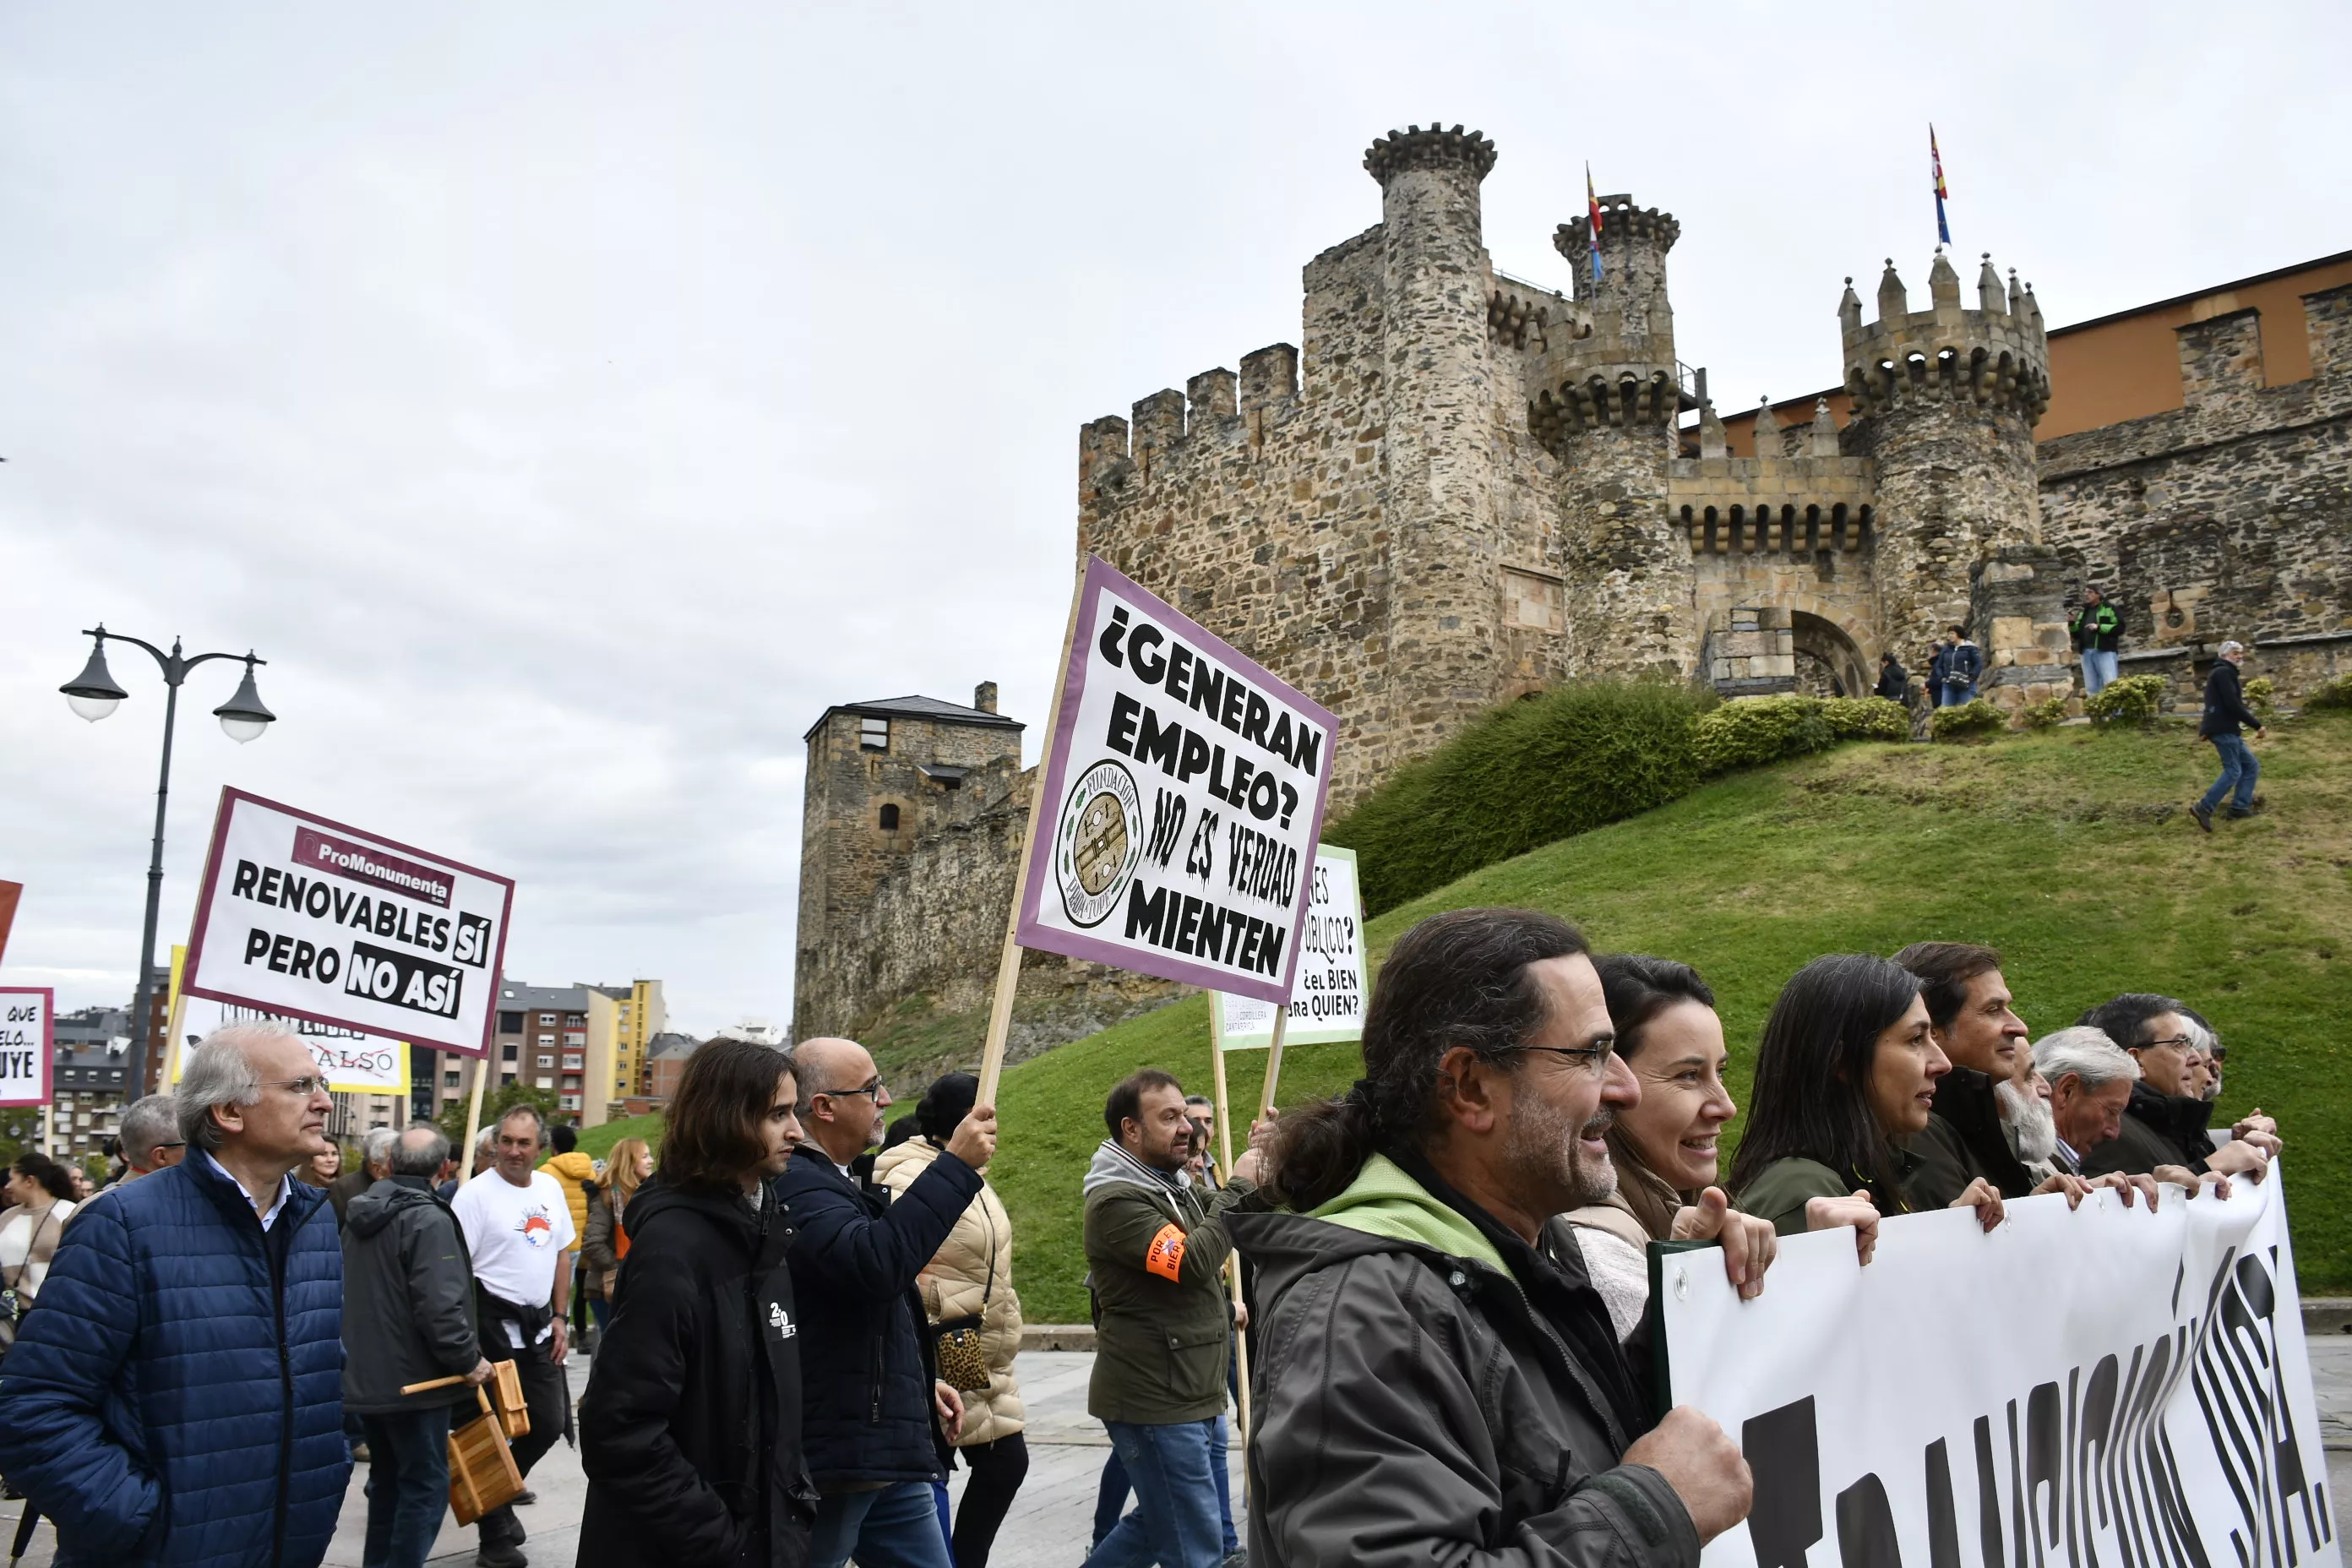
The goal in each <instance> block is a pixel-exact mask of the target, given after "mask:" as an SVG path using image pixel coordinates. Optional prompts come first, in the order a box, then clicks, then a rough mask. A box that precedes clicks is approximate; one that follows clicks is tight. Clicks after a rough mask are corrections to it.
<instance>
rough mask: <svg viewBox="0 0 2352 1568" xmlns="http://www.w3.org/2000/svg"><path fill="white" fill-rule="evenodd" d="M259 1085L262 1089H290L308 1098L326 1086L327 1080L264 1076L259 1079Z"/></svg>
mask: <svg viewBox="0 0 2352 1568" xmlns="http://www.w3.org/2000/svg"><path fill="white" fill-rule="evenodd" d="M261 1085H262V1087H263V1088H264V1089H292V1090H293V1091H294V1092H295V1093H297V1094H299V1095H300V1096H301V1097H302V1098H303V1099H305V1100H308V1099H310V1097H311V1096H312V1095H314V1094H316V1093H318V1092H319V1091H320V1089H324V1088H326V1087H327V1080H326V1079H323V1078H266V1079H262V1080H261Z"/></svg>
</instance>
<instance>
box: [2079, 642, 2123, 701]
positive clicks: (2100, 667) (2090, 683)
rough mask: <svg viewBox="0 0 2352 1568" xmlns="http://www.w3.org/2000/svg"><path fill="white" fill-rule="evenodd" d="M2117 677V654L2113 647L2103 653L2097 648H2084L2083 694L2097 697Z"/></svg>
mask: <svg viewBox="0 0 2352 1568" xmlns="http://www.w3.org/2000/svg"><path fill="white" fill-rule="evenodd" d="M2115 678H2116V656H2115V652H2114V650H2113V649H2110V650H2108V651H2107V652H2105V653H2101V652H2100V651H2099V650H2098V649H2097V648H2095V647H2086V648H2084V650H2083V695H2084V696H2085V697H2096V696H2097V695H2098V694H2099V693H2100V692H2101V691H2102V690H2104V689H2105V687H2106V684H2107V682H2109V681H2110V680H2113V679H2115Z"/></svg>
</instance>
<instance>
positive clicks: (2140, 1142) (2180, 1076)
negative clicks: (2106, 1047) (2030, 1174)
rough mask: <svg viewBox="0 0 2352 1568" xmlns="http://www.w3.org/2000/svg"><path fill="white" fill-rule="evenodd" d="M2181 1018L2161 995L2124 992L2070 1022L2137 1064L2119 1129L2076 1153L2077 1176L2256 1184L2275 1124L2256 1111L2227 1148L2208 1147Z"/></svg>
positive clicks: (2188, 1034)
mask: <svg viewBox="0 0 2352 1568" xmlns="http://www.w3.org/2000/svg"><path fill="white" fill-rule="evenodd" d="M2187 1012H2188V1010H2187V1008H2186V1007H2184V1006H2183V1005H2181V1004H2180V1003H2179V1002H2177V1001H2175V1000H2173V999H2172V998H2171V997H2169V996H2158V995H2156V994H2153V993H2149V992H2127V993H2126V994H2123V995H2121V996H2118V997H2116V998H2115V999H2114V1000H2113V1001H2110V1002H2102V1003H2101V1004H2099V1005H2097V1006H2095V1007H2094V1008H2092V1009H2090V1010H2089V1011H2088V1012H2086V1013H2084V1015H2083V1016H2081V1017H2079V1018H2077V1019H2075V1020H2074V1022H2075V1024H2076V1026H2079V1027H2087V1028H2093V1029H2096V1030H2098V1031H2099V1032H2100V1033H2101V1034H2104V1035H2105V1036H2106V1037H2107V1038H2109V1039H2110V1040H2113V1041H2114V1042H2115V1043H2116V1045H2118V1046H2121V1047H2123V1048H2124V1049H2125V1050H2126V1051H2128V1052H2130V1053H2131V1057H2132V1060H2133V1061H2135V1062H2137V1064H2138V1066H2139V1078H2138V1080H2137V1082H2135V1083H2134V1084H2133V1085H2132V1087H2131V1096H2130V1098H2129V1099H2127V1100H2125V1102H2124V1115H2123V1121H2122V1124H2121V1125H2120V1126H2119V1127H2118V1128H2117V1130H2116V1135H2115V1137H2113V1138H2111V1139H2110V1140H2108V1141H2107V1142H2104V1143H2100V1144H2098V1145H2096V1146H2095V1147H2094V1148H2090V1149H2086V1150H2084V1152H2083V1169H2084V1172H2086V1173H2093V1174H2097V1173H2105V1172H2108V1171H2126V1172H2132V1173H2140V1174H2153V1173H2158V1172H2159V1171H2162V1170H2165V1169H2167V1168H2182V1169H2185V1170H2187V1171H2188V1172H2189V1173H2191V1174H2192V1175H2194V1176H2204V1175H2207V1174H2209V1173H2210V1174H2212V1175H2219V1176H2231V1175H2244V1176H2246V1177H2248V1178H2250V1179H2252V1180H2253V1181H2257V1182H2259V1181H2261V1180H2262V1179H2263V1173H2264V1172H2265V1171H2267V1170H2268V1168H2269V1165H2270V1161H2271V1158H2272V1156H2273V1155H2275V1154H2276V1153H2278V1152H2279V1150H2280V1147H2281V1144H2280V1141H2279V1137H2278V1123H2276V1122H2275V1121H2272V1120H2271V1119H2270V1118H2269V1117H2267V1116H2264V1115H2263V1113H2262V1111H2261V1110H2260V1109H2259V1108H2257V1109H2256V1110H2254V1111H2253V1113H2252V1114H2251V1115H2249V1116H2247V1117H2246V1118H2245V1119H2244V1120H2243V1121H2240V1122H2238V1124H2237V1125H2236V1126H2235V1127H2233V1128H2231V1140H2230V1142H2228V1143H2226V1144H2224V1145H2222V1146H2221V1147H2220V1148H2218V1149H2217V1148H2215V1146H2214V1143H2213V1140H2212V1138H2211V1137H2210V1135H2209V1134H2208V1133H2207V1132H2206V1131H2205V1128H2206V1123H2207V1122H2208V1121H2210V1119H2211V1117H2212V1114H2213V1107H2212V1106H2211V1105H2210V1103H2208V1102H2207V1101H2205V1100H2199V1099H2196V1098H2194V1097H2192V1096H2191V1095H2190V1094H2189V1088H2190V1083H2189V1049H2190V1047H2192V1046H2193V1045H2194V1044H2195V1043H2196V1037H2195V1035H2194V1034H2193V1033H2192V1029H2193V1027H2194V1026H2192V1025H2191V1024H2190V1022H2189V1018H2188V1016H2187ZM2168 1179H2177V1178H2168Z"/></svg>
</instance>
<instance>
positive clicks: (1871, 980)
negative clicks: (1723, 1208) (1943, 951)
mask: <svg viewBox="0 0 2352 1568" xmlns="http://www.w3.org/2000/svg"><path fill="white" fill-rule="evenodd" d="M1951 1069H1952V1064H1951V1060H1950V1058H1948V1057H1946V1056H1945V1055H1944V1053H1943V1050H1942V1048H1941V1047H1938V1046H1937V1044H1936V1037H1935V1027H1934V1026H1933V1025H1932V1024H1931V1023H1930V1022H1929V1021H1928V1018H1927V1002H1926V1001H1925V1000H1924V999H1923V998H1922V997H1921V996H1920V994H1919V980H1918V977H1917V976H1916V975H1915V974H1913V973H1911V972H1910V971H1909V970H1907V969H1905V968H1903V967H1902V966H1901V965H1900V964H1896V963H1889V962H1888V961H1886V960H1885V959H1883V958H1873V957H1871V956H1870V955H1868V954H1867V953H1859V952H1842V953H1832V954H1830V955H1829V956H1828V957H1826V958H1817V959H1815V960H1813V962H1812V963H1808V964H1807V965H1805V967H1804V968H1802V969H1800V970H1799V971H1797V973H1795V974H1794V975H1792V976H1790V980H1789V984H1787V985H1785V986H1783V987H1781V990H1780V1000H1778V1001H1776V1002H1774V1003H1773V1004H1772V1016H1770V1017H1769V1019H1767V1020H1766V1021H1765V1024H1764V1041H1763V1044H1762V1045H1761V1046H1760V1047H1759V1048H1758V1050H1757V1053H1756V1091H1755V1092H1756V1099H1755V1103H1754V1105H1753V1106H1752V1107H1751V1108H1750V1110H1749V1112H1748V1130H1747V1131H1745V1132H1743V1133H1742V1134H1741V1135H1740V1139H1739V1153H1738V1158H1736V1159H1735V1160H1734V1161H1733V1162H1732V1165H1731V1190H1732V1193H1733V1194H1734V1195H1735V1196H1736V1197H1737V1199H1738V1203H1739V1205H1740V1207H1742V1208H1743V1209H1746V1210H1748V1212H1749V1213H1752V1214H1756V1215H1761V1216H1762V1217H1764V1218H1766V1219H1769V1220H1770V1221H1771V1222H1772V1227H1773V1229H1775V1230H1777V1231H1779V1232H1780V1234H1781V1235H1783V1236H1790V1235H1794V1234H1796V1233H1798V1232H1801V1231H1807V1230H1819V1229H1823V1228H1826V1227H1827V1226H1835V1225H1856V1224H1859V1223H1860V1220H1861V1215H1860V1212H1859V1210H1858V1209H1857V1208H1855V1207H1854V1206H1853V1205H1851V1204H1844V1203H1840V1202H1837V1201H1836V1200H1844V1199H1861V1200H1864V1204H1865V1205H1866V1206H1867V1207H1869V1208H1870V1209H1871V1210H1873V1211H1874V1215H1875V1214H1902V1213H1904V1212H1906V1205H1905V1204H1904V1201H1903V1178H1904V1176H1905V1175H1906V1173H1907V1171H1908V1168H1909V1166H1910V1163H1911V1159H1910V1156H1909V1155H1908V1154H1906V1153H1905V1152H1904V1145H1905V1144H1906V1142H1908V1141H1909V1140H1910V1139H1911V1138H1912V1137H1913V1136H1915V1135H1916V1134H1917V1133H1918V1132H1920V1131H1924V1130H1925V1129H1926V1127H1927V1115H1928V1111H1929V1110H1930V1109H1931V1108H1932V1107H1933V1106H1934V1104H1935V1098H1936V1080H1937V1079H1940V1078H1942V1077H1943V1076H1944V1075H1945V1074H1946V1073H1948V1072H1949V1071H1951ZM1822 1200H1832V1201H1831V1202H1829V1203H1825V1204H1822V1206H1821V1207H1820V1208H1818V1209H1817V1208H1816V1207H1814V1205H1816V1204H1817V1203H1822ZM1951 1206H1952V1207H1954V1208H1974V1209H1975V1210H1976V1211H1977V1214H1978V1215H1979V1218H1980V1219H1982V1220H1983V1222H1984V1227H1985V1228H1986V1229H1987V1230H1990V1229H1991V1228H1992V1227H1993V1226H1997V1225H1999V1224H2000V1217H2001V1206H2000V1189H1999V1188H1997V1187H1995V1186H1994V1185H1993V1184H1991V1183H1990V1182H1988V1181H1986V1180H1984V1179H1983V1178H1982V1177H1979V1178H1978V1179H1977V1180H1975V1181H1973V1182H1971V1183H1969V1187H1968V1190H1967V1191H1966V1192H1963V1193H1962V1194H1960V1195H1959V1196H1958V1198H1956V1199H1954V1200H1953V1202H1952V1205H1951ZM1875 1238H1876V1221H1875V1218H1873V1219H1872V1221H1871V1223H1870V1225H1869V1226H1867V1227H1866V1228H1865V1229H1864V1234H1863V1235H1862V1236H1860V1237H1857V1238H1856V1240H1857V1244H1858V1245H1859V1246H1860V1247H1862V1249H1863V1252H1864V1262H1868V1261H1869V1257H1868V1254H1869V1250H1870V1247H1872V1245H1873V1244H1874V1241H1875Z"/></svg>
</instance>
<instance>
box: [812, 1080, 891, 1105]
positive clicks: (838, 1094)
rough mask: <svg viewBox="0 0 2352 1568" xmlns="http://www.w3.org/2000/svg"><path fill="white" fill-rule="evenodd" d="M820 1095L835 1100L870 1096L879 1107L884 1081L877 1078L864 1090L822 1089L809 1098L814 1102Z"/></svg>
mask: <svg viewBox="0 0 2352 1568" xmlns="http://www.w3.org/2000/svg"><path fill="white" fill-rule="evenodd" d="M819 1094H827V1095H831V1096H832V1097H833V1098H834V1099H835V1100H839V1099H841V1098H842V1097H843V1096H845V1095H851V1094H870V1095H872V1096H873V1097H874V1100H875V1103H876V1104H877V1105H878V1104H880V1103H881V1100H882V1080H881V1079H878V1078H877V1079H875V1080H874V1081H873V1082H872V1083H869V1084H867V1085H866V1087H865V1088H864V1089H818V1090H816V1091H815V1092H814V1093H812V1094H811V1095H810V1096H809V1098H810V1099H811V1100H814V1099H815V1098H816V1097H817V1095H819Z"/></svg>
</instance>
